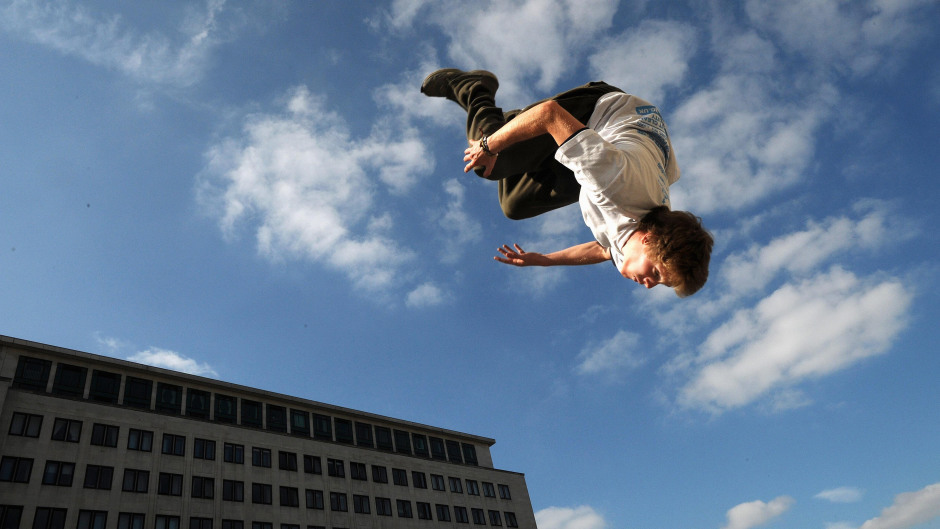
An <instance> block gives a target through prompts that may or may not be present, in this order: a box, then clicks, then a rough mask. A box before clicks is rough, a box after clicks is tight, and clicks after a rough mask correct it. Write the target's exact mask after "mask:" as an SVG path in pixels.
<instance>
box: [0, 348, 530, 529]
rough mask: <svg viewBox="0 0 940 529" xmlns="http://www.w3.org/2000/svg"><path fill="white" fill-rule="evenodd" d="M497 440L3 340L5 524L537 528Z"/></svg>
mask: <svg viewBox="0 0 940 529" xmlns="http://www.w3.org/2000/svg"><path fill="white" fill-rule="evenodd" d="M494 443H495V441H494V440H493V439H490V438H486V437H481V436H476V435H471V434H466V433H460V432H455V431H451V430H445V429H442V428H436V427H433V426H428V425H424V424H417V423H413V422H408V421H403V420H398V419H393V418H390V417H384V416H381V415H375V414H370V413H366V412H361V411H356V410H351V409H347V408H342V407H338V406H331V405H329V404H323V403H320V402H314V401H310V400H305V399H301V398H296V397H290V396H287V395H282V394H278V393H273V392H268V391H263V390H259V389H253V388H249V387H245V386H239V385H236V384H229V383H225V382H220V381H217V380H212V379H208V378H204V377H198V376H192V375H186V374H182V373H178V372H174V371H170V370H166V369H160V368H155V367H150V366H145V365H141V364H136V363H132V362H127V361H123V360H116V359H113V358H107V357H102V356H98V355H93V354H88V353H82V352H78V351H72V350H66V349H62V348H59V347H52V346H48V345H43V344H38V343H33V342H28V341H24V340H20V339H15V338H10V337H5V336H0V529H7V528H39V529H54V528H69V529H72V528H78V529H86V528H88V529H143V528H156V529H185V528H187V527H188V528H190V529H212V528H216V529H249V528H250V529H314V528H324V529H326V528H333V529H340V528H349V529H353V528H404V527H408V528H425V527H426V528H428V529H437V528H450V527H456V528H462V527H466V528H468V529H469V528H472V527H484V526H485V527H510V528H512V527H522V528H535V515H534V513H533V510H532V504H531V501H530V499H529V494H528V490H527V488H526V482H525V476H524V475H523V474H521V473H517V472H510V471H505V470H498V469H496V468H494V467H493V460H492V458H491V455H490V447H491V446H492V445H493V444H494Z"/></svg>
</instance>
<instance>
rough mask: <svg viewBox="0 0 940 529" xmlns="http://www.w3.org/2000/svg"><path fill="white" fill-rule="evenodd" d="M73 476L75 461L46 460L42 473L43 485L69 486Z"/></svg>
mask: <svg viewBox="0 0 940 529" xmlns="http://www.w3.org/2000/svg"><path fill="white" fill-rule="evenodd" d="M74 476H75V463H65V462H63V461H46V469H45V470H44V471H43V473H42V484H43V485H55V486H57V487H71V486H72V478H74Z"/></svg>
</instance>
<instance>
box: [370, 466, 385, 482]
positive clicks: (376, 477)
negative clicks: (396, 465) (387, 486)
mask: <svg viewBox="0 0 940 529" xmlns="http://www.w3.org/2000/svg"><path fill="white" fill-rule="evenodd" d="M372 481H374V482H376V483H388V470H387V469H386V468H385V467H383V466H379V465H372Z"/></svg>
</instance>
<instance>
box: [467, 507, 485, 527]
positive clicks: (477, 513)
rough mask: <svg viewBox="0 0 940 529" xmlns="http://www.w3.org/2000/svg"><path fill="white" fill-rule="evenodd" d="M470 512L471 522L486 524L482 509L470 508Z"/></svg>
mask: <svg viewBox="0 0 940 529" xmlns="http://www.w3.org/2000/svg"><path fill="white" fill-rule="evenodd" d="M470 514H472V515H473V523H475V524H477V525H486V515H485V514H483V509H470Z"/></svg>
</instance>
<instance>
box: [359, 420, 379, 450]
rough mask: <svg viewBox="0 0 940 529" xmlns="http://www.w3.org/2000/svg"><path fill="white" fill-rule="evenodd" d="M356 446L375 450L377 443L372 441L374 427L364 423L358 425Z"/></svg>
mask: <svg viewBox="0 0 940 529" xmlns="http://www.w3.org/2000/svg"><path fill="white" fill-rule="evenodd" d="M356 444H358V445H359V446H367V447H369V448H375V441H373V440H372V425H371V424H368V423H364V422H357V423H356Z"/></svg>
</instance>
